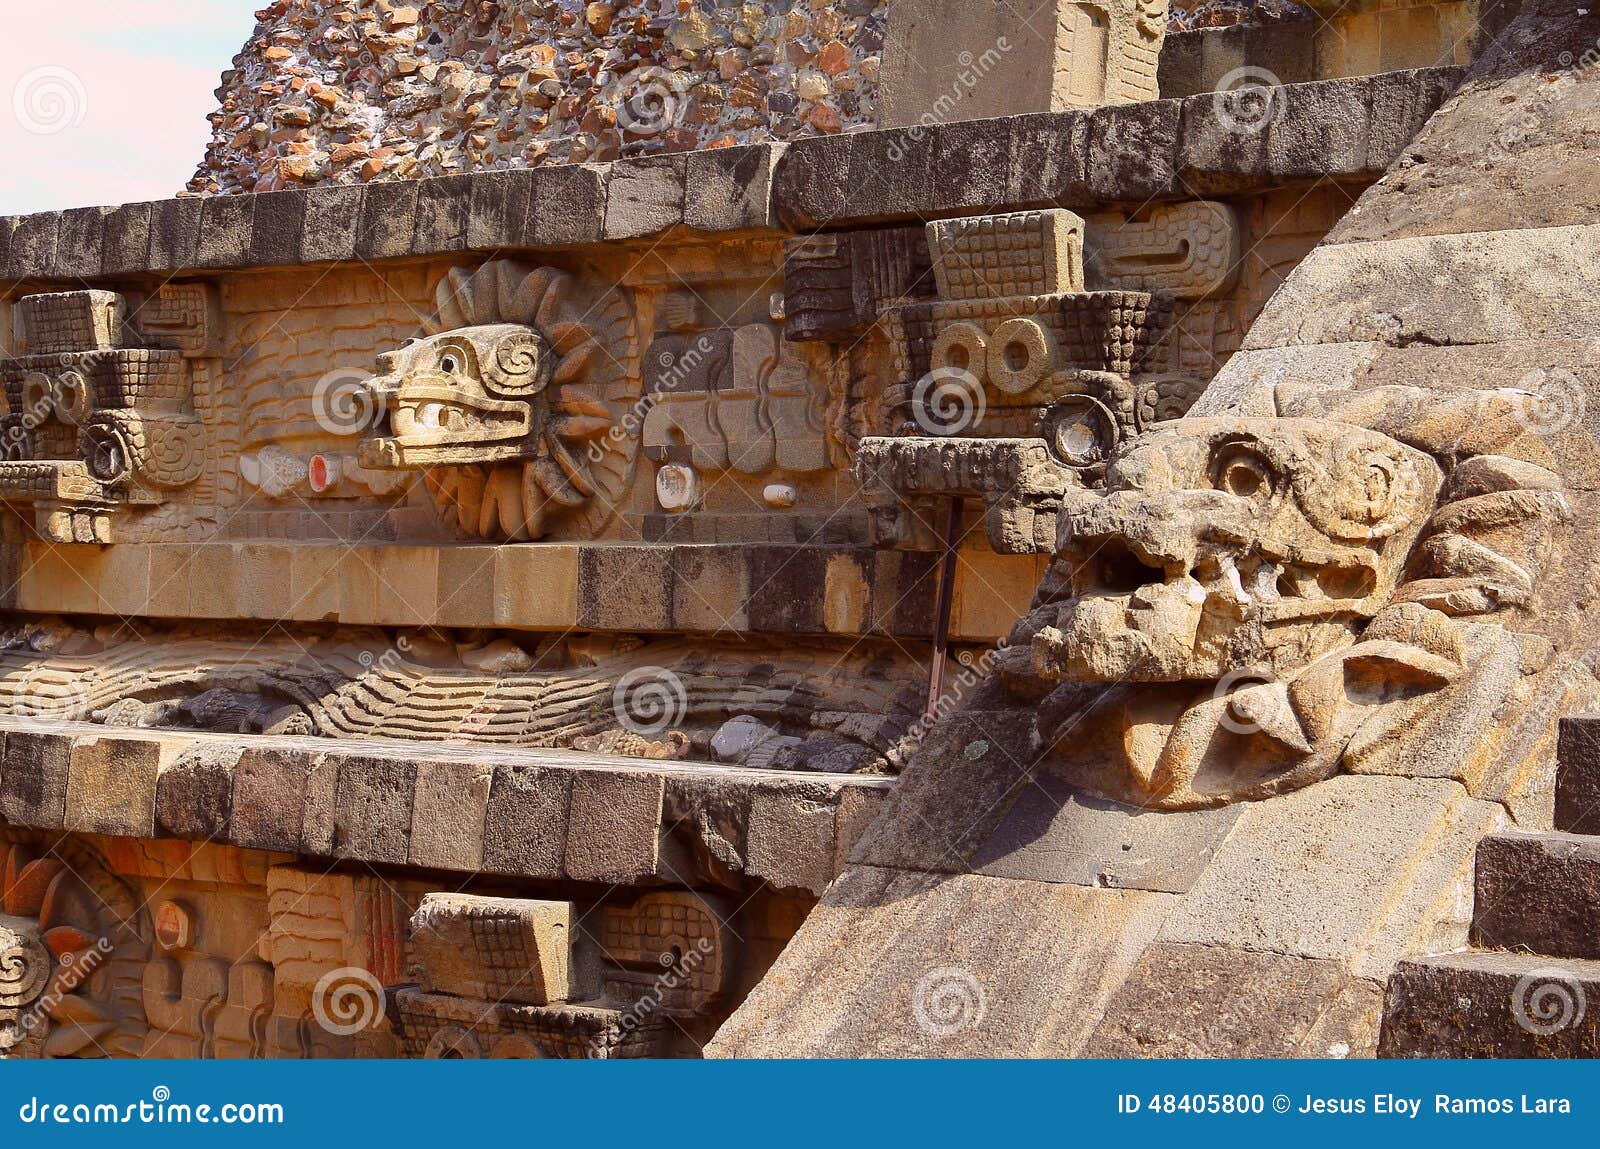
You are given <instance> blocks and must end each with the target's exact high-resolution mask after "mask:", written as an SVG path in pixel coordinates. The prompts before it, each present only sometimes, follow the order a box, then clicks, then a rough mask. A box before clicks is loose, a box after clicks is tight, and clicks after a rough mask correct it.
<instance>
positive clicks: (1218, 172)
mask: <svg viewBox="0 0 1600 1149" xmlns="http://www.w3.org/2000/svg"><path fill="white" fill-rule="evenodd" d="M1180 104H1181V109H1182V110H1181V112H1180V131H1179V133H1178V150H1177V156H1176V158H1175V159H1174V161H1173V163H1174V168H1175V178H1176V180H1177V182H1178V184H1179V185H1180V186H1181V187H1183V188H1185V189H1187V190H1188V191H1190V192H1194V193H1198V192H1199V190H1200V189H1205V190H1206V191H1207V192H1208V193H1209V194H1213V195H1215V194H1220V193H1225V192H1227V191H1230V190H1239V191H1243V190H1245V189H1247V188H1249V187H1252V186H1254V185H1255V184H1256V183H1257V181H1259V180H1260V179H1261V173H1263V172H1264V171H1266V170H1267V133H1266V131H1265V128H1264V126H1263V125H1260V124H1257V123H1255V122H1254V121H1253V120H1251V119H1241V118H1239V117H1237V116H1232V115H1228V114H1227V105H1226V104H1219V102H1218V97H1217V95H1216V94H1215V93H1207V94H1203V95H1198V96H1190V97H1189V98H1188V99H1186V100H1182V101H1180ZM1267 107H1268V109H1269V110H1270V108H1271V105H1267ZM1289 107H1290V109H1292V107H1293V105H1290V106H1289ZM1286 110H1287V109H1286Z"/></svg>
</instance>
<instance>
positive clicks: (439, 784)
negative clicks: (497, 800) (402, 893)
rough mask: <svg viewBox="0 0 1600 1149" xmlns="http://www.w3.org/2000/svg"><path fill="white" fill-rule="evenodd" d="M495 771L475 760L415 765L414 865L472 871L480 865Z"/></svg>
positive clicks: (412, 842)
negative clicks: (485, 822) (490, 790)
mask: <svg viewBox="0 0 1600 1149" xmlns="http://www.w3.org/2000/svg"><path fill="white" fill-rule="evenodd" d="M493 778H494V767H493V766H491V765H489V764H488V763H478V762H418V763H417V781H416V787H417V788H416V795H415V799H414V803H413V806H412V811H411V833H410V836H409V843H410V856H409V861H410V862H411V864H412V865H413V866H431V867H436V868H438V869H444V870H460V871H467V872H470V871H474V870H478V869H480V868H481V867H482V865H483V827H484V820H485V817H486V814H487V811H488V807H489V787H490V783H491V782H492V781H493Z"/></svg>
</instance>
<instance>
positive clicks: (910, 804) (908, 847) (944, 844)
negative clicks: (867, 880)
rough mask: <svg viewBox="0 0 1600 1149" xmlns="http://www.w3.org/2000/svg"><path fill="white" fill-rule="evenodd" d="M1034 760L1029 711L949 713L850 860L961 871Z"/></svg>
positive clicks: (1022, 785)
mask: <svg viewBox="0 0 1600 1149" xmlns="http://www.w3.org/2000/svg"><path fill="white" fill-rule="evenodd" d="M1038 761H1039V752H1038V751H1037V750H1035V749H1034V747H1033V744H1032V731H1031V729H1030V720H1029V716H1028V715H1027V713H1026V712H1024V711H1016V710H1011V711H1006V710H996V711H983V710H978V709H972V710H968V711H963V712H962V713H959V714H955V715H952V716H951V717H950V718H947V719H946V720H944V721H943V722H940V723H938V724H937V725H936V726H935V727H934V728H933V729H932V730H930V731H929V732H928V736H927V740H926V741H925V742H924V743H923V745H922V747H921V748H920V749H919V751H918V753H917V756H916V758H915V759H914V761H913V762H912V763H911V765H910V766H908V767H907V769H906V772H905V773H904V774H902V775H901V778H900V783H899V785H898V786H896V788H895V790H894V792H893V793H892V794H891V795H890V796H889V800H888V802H887V803H885V806H884V810H883V813H882V814H881V815H880V816H879V818H878V820H877V821H876V822H874V823H873V825H872V828H871V829H869V830H868V831H867V833H866V835H865V836H864V837H863V838H862V839H861V843H860V845H858V846H857V847H856V851H855V853H854V854H853V855H852V856H851V859H850V860H851V862H852V864H855V865H869V866H887V867H895V868H899V869H906V870H926V871H930V872H933V873H948V874H960V873H966V872H967V871H968V870H970V869H971V866H970V864H969V861H970V859H971V857H972V855H973V853H974V852H975V851H976V850H977V849H978V847H979V846H981V845H982V844H983V843H984V842H985V841H986V840H988V838H989V836H990V835H991V834H992V833H993V832H994V830H995V829H996V828H997V827H998V826H999V824H1000V822H1001V821H1002V819H1003V818H1004V817H1005V815H1006V811H1007V810H1008V809H1009V808H1010V806H1011V804H1012V803H1013V802H1014V801H1015V800H1016V798H1017V796H1018V795H1020V794H1021V793H1022V792H1023V790H1024V789H1026V788H1027V787H1030V786H1032V785H1033V784H1034V777H1035V775H1034V770H1035V767H1036V765H1037V763H1038Z"/></svg>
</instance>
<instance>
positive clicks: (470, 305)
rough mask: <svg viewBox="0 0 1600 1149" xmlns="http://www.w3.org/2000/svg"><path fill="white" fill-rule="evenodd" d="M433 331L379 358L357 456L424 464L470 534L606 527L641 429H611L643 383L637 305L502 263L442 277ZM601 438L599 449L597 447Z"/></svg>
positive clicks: (560, 275) (514, 535)
mask: <svg viewBox="0 0 1600 1149" xmlns="http://www.w3.org/2000/svg"><path fill="white" fill-rule="evenodd" d="M436 303H437V309H438V310H437V314H436V316H435V317H434V318H433V320H432V321H431V322H430V323H429V325H428V326H429V333H428V335H427V336H426V337H425V338H422V339H416V340H412V341H411V342H409V343H407V344H405V345H404V346H403V347H401V348H399V349H398V350H396V351H391V352H388V353H386V354H383V355H380V356H379V357H378V374H377V375H376V376H375V377H374V378H372V379H371V380H369V381H368V383H367V387H368V390H369V392H370V396H371V400H372V403H373V406H374V408H375V410H376V415H377V417H376V420H375V425H374V428H373V430H372V431H371V432H370V433H369V434H368V435H367V436H366V438H365V439H363V441H362V443H361V448H360V459H361V463H362V465H363V466H367V467H375V468H389V469H420V470H422V472H423V477H424V481H425V483H426V485H427V488H428V491H429V493H430V494H431V495H432V497H433V500H434V502H435V503H436V504H437V505H438V507H439V508H440V510H441V511H443V512H444V513H445V515H446V517H447V518H448V519H450V520H451V521H453V523H454V524H456V525H458V526H459V527H460V529H461V530H462V531H464V532H465V533H466V534H467V535H469V536H472V537H476V538H484V539H496V540H511V541H526V540H530V539H539V538H544V537H546V536H548V535H551V534H553V533H556V532H557V531H558V530H559V531H560V532H561V533H563V534H566V535H568V536H578V537H584V536H593V535H595V534H598V533H599V532H600V530H601V529H602V528H603V527H604V525H605V523H606V522H607V521H608V520H609V519H610V518H611V516H612V515H613V513H614V511H615V507H616V503H617V501H618V500H619V499H620V498H621V496H622V494H623V492H624V489H625V488H626V485H627V482H628V479H629V477H630V476H631V474H632V469H633V461H634V455H635V452H636V447H637V440H636V439H635V438H633V437H631V436H615V435H607V432H608V431H609V430H610V429H611V428H612V427H614V426H617V425H619V424H620V422H621V421H622V419H623V416H624V415H625V414H626V412H627V409H628V407H629V405H630V404H632V403H634V402H635V401H636V400H637V397H638V393H639V386H640V384H639V371H638V354H637V347H636V343H635V339H634V332H633V317H632V313H631V309H630V308H629V306H628V304H627V302H626V301H625V300H624V298H623V297H622V295H621V293H620V292H619V291H618V290H617V289H615V288H610V289H607V290H604V291H603V292H590V291H585V290H583V289H582V288H581V287H580V285H579V283H578V281H577V280H576V279H575V278H574V277H573V276H572V275H570V274H569V273H567V272H564V271H559V270H556V269H554V268H548V267H530V266H528V265H526V264H522V263H518V262H516V261H513V260H494V261H491V262H490V263H487V264H485V265H484V266H483V267H481V268H479V269H478V270H476V271H465V270H461V269H457V270H454V271H451V272H450V273H449V275H448V276H446V277H445V279H444V281H443V282H442V283H440V285H439V289H438V295H437V300H436ZM602 436H604V437H605V438H606V443H605V448H606V449H605V450H603V451H597V450H590V449H589V447H588V444H589V443H590V442H591V441H594V440H597V439H600V438H601V437H602Z"/></svg>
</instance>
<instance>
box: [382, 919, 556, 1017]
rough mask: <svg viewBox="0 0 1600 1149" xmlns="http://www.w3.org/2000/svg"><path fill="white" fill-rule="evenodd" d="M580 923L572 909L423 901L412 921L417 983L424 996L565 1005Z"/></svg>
mask: <svg viewBox="0 0 1600 1149" xmlns="http://www.w3.org/2000/svg"><path fill="white" fill-rule="evenodd" d="M580 924H581V919H580V918H579V916H578V913H577V907H575V906H574V905H573V904H572V903H571V902H541V901H533V900H532V899H528V898H487V897H480V896H476V895H473V894H459V893H441V894H428V895H426V896H424V897H423V899H422V904H421V905H420V906H419V907H418V908H417V912H416V914H415V915H413V916H412V919H411V944H412V950H413V952H414V953H415V955H416V974H417V977H418V982H419V984H420V985H421V987H422V989H423V990H424V991H426V992H429V993H448V994H451V995H453V996H455V997H459V998H467V999H475V1000H478V1001H486V1002H495V1003H500V1002H511V1003H513V1004H516V1005H544V1004H547V1003H549V1002H553V1001H554V1002H561V1001H568V1000H571V998H572V988H573V986H572V968H571V967H572V947H573V943H574V941H575V938H576V933H577V931H578V929H579V927H580ZM486 937H493V938H494V945H493V946H486V945H484V944H483V941H484V938H486Z"/></svg>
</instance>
